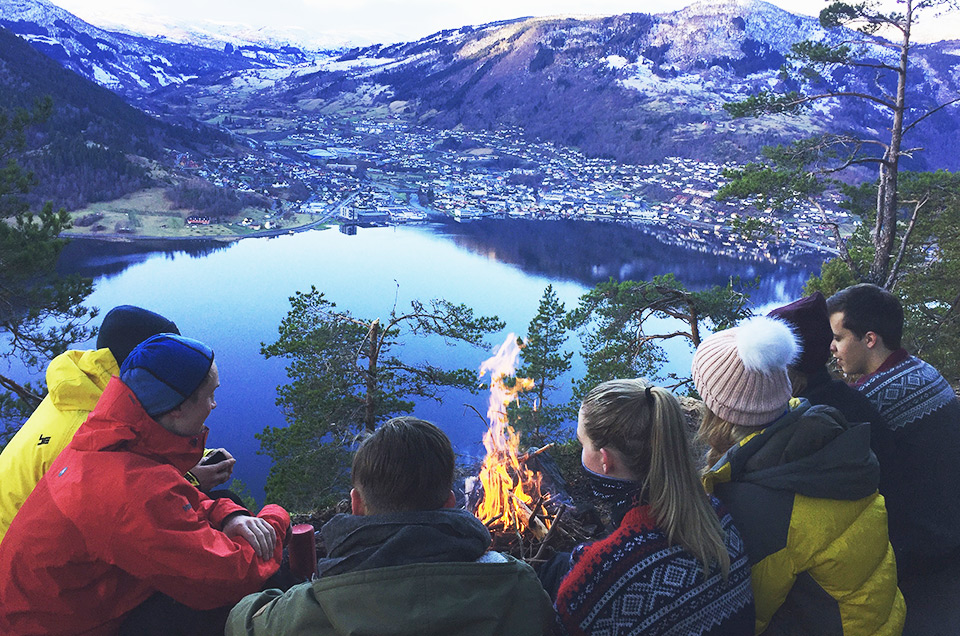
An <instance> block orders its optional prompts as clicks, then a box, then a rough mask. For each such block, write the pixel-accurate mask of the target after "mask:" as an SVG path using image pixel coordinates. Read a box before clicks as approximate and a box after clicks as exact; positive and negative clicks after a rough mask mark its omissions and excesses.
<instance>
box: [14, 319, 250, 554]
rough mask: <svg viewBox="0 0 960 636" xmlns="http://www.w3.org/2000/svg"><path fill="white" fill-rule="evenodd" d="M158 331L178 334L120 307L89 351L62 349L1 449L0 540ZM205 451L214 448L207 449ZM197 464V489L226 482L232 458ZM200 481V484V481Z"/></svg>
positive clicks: (167, 324)
mask: <svg viewBox="0 0 960 636" xmlns="http://www.w3.org/2000/svg"><path fill="white" fill-rule="evenodd" d="M158 333H175V334H179V333H180V331H179V329H177V325H176V324H175V323H174V322H173V321H171V320H169V319H167V318H165V317H163V316H161V315H160V314H157V313H154V312H152V311H148V310H146V309H142V308H140V307H134V306H132V305H121V306H119V307H115V308H113V309H111V310H110V312H109V313H107V315H106V316H105V317H104V319H103V323H102V325H101V326H100V330H99V333H98V335H97V348H96V350H92V351H74V350H71V351H66V352H64V353H62V354H60V355H59V356H57V357H56V358H54V359H53V360H52V361H51V362H50V364H49V365H48V366H47V373H46V380H47V395H46V396H45V397H44V398H43V401H42V402H41V403H40V406H38V407H37V409H36V410H35V411H34V412H33V414H32V415H31V416H30V418H29V419H28V420H27V421H26V422H25V423H24V425H23V426H22V427H21V428H20V430H19V431H18V432H17V434H16V435H14V436H13V439H11V440H10V442H9V443H8V444H7V446H6V447H5V448H4V449H3V452H2V453H0V541H2V540H3V537H4V536H5V535H6V533H7V528H9V527H10V523H11V522H12V521H13V518H14V516H16V514H17V511H18V510H19V509H20V507H21V506H22V505H23V502H24V501H26V499H27V497H28V496H29V495H30V493H31V492H33V489H34V488H35V487H36V485H37V482H39V481H40V478H41V477H43V474H44V473H45V472H47V469H48V468H49V467H50V465H51V464H52V463H53V461H54V460H55V459H56V458H57V456H58V455H59V454H60V452H61V451H62V450H63V449H64V448H66V446H67V444H69V443H70V440H72V439H73V435H74V433H76V432H77V429H78V428H80V425H81V424H83V422H84V421H85V420H86V419H87V415H89V414H90V411H92V410H93V407H94V406H96V404H97V400H99V399H100V395H101V394H102V393H103V390H104V388H106V386H107V382H108V381H109V380H110V377H111V376H113V375H118V374H119V373H120V365H121V364H123V361H124V360H125V359H126V357H127V355H128V354H129V353H130V352H131V351H132V350H133V349H134V347H136V346H137V345H138V344H140V343H141V342H143V341H144V340H146V339H147V338H149V337H150V336H153V335H156V334H158ZM208 452H213V451H212V450H211V451H208ZM223 452H224V453H225V455H226V457H227V459H226V460H224V461H222V462H219V463H218V464H216V465H203V461H201V463H200V464H198V465H197V467H195V468H194V469H193V470H191V473H196V474H197V475H199V476H200V477H201V479H198V478H197V476H196V475H191V474H190V473H188V479H190V477H194V479H192V480H191V483H193V484H194V486H197V487H198V488H201V489H204V487H207V488H212V487H213V486H216V485H218V484H220V483H223V482H224V481H226V480H227V479H228V478H229V476H230V471H231V470H232V468H233V464H234V463H235V461H236V460H234V459H233V458H232V457H230V456H229V454H227V453H226V451H223ZM201 482H202V483H201Z"/></svg>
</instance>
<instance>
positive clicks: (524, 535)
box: [467, 334, 570, 560]
mask: <svg viewBox="0 0 960 636" xmlns="http://www.w3.org/2000/svg"><path fill="white" fill-rule="evenodd" d="M519 355H520V346H519V345H518V344H517V337H516V336H515V335H513V334H510V335H509V336H508V337H507V339H506V341H505V342H504V343H503V344H502V345H500V347H499V349H498V350H497V352H496V353H495V354H494V356H493V357H492V358H490V359H489V360H487V361H485V362H484V363H483V364H482V365H481V366H480V376H481V377H484V376H486V375H487V374H488V373H489V374H490V402H489V406H488V408H487V419H488V427H487V432H486V433H485V434H484V436H483V445H484V448H485V449H486V456H485V457H484V460H483V463H482V465H481V466H480V471H479V475H478V476H477V477H471V478H468V480H467V482H468V483H467V492H468V500H472V501H474V502H475V503H474V504H473V505H471V504H469V503H468V506H469V507H470V510H472V511H473V512H474V514H476V516H477V518H479V519H480V521H482V522H483V523H484V525H486V526H487V528H489V529H490V534H491V535H492V536H493V538H494V545H495V547H496V548H497V549H507V550H509V551H510V552H512V553H513V554H514V555H515V556H517V557H519V558H526V559H527V560H534V559H538V558H539V557H540V555H541V554H542V553H543V549H544V547H545V546H546V545H547V543H548V542H550V541H551V539H552V538H553V537H554V535H555V534H556V533H557V529H558V527H559V522H560V519H561V517H562V516H563V514H564V511H565V509H566V506H564V505H562V504H559V503H557V502H555V498H554V497H552V496H551V495H550V493H547V492H544V491H542V490H541V486H542V485H543V477H542V475H541V474H540V473H539V472H537V471H535V470H533V469H532V468H531V467H530V466H529V465H528V463H534V462H531V460H532V459H533V458H535V457H537V456H538V455H539V454H540V453H543V452H544V451H546V450H547V449H549V448H550V447H551V446H553V444H548V445H547V446H544V447H543V448H539V449H534V450H530V451H527V452H521V450H520V435H519V434H518V433H517V432H516V431H515V430H514V429H513V427H512V426H510V423H509V421H508V418H507V407H508V406H509V405H510V403H511V402H514V401H516V400H517V394H518V393H520V392H521V391H524V390H527V389H530V388H532V387H533V380H531V379H528V378H515V377H514V371H515V369H516V365H517V359H518V357H519ZM561 534H564V535H569V534H570V533H569V532H567V531H563V530H561Z"/></svg>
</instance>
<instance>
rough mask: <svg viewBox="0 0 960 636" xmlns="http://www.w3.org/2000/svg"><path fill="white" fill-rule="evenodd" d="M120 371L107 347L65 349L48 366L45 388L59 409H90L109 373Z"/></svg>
mask: <svg viewBox="0 0 960 636" xmlns="http://www.w3.org/2000/svg"><path fill="white" fill-rule="evenodd" d="M119 373H120V367H119V366H117V361H116V359H115V358H114V357H113V354H112V353H110V350H109V349H97V350H95V351H74V350H71V351H65V352H63V353H61V354H60V355H58V356H57V357H56V358H54V359H53V360H51V361H50V364H49V366H47V392H48V393H49V394H50V401H51V402H53V405H54V406H55V407H56V408H57V410H59V411H92V410H93V407H94V406H95V405H96V404H97V400H98V399H99V398H100V394H101V393H103V390H104V388H106V386H107V383H108V382H109V381H110V377H111V376H114V375H117V374H119Z"/></svg>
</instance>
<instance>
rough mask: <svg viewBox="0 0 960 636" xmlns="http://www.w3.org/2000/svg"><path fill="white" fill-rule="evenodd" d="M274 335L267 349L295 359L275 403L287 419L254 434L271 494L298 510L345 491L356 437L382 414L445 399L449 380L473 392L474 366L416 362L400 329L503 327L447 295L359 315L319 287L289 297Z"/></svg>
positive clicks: (457, 334) (456, 331)
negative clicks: (265, 460)
mask: <svg viewBox="0 0 960 636" xmlns="http://www.w3.org/2000/svg"><path fill="white" fill-rule="evenodd" d="M290 304H291V307H290V311H289V312H288V313H287V316H286V317H285V318H284V319H283V321H282V322H281V323H280V327H279V337H278V339H277V341H276V342H274V343H272V344H270V345H266V344H262V345H261V352H262V353H263V355H264V356H266V357H267V358H272V357H281V358H285V359H287V360H289V362H290V364H289V366H288V367H287V377H288V378H289V379H290V382H289V383H288V384H286V385H284V386H281V387H279V388H278V391H277V392H278V397H277V404H278V405H280V406H281V407H282V408H283V411H284V413H285V414H286V417H287V421H288V426H286V427H267V428H266V429H265V430H264V431H263V432H262V433H259V434H257V439H259V440H260V444H261V448H262V452H264V453H266V454H267V455H269V456H270V457H271V458H272V459H273V466H272V467H271V469H270V474H269V476H268V477H267V485H266V490H267V498H268V499H270V500H273V501H277V502H280V503H282V504H283V505H287V506H291V507H294V508H299V509H309V508H311V507H315V506H319V505H323V504H329V503H331V501H334V500H336V499H337V498H338V497H339V496H341V495H342V494H343V493H345V492H346V490H347V489H348V484H349V479H348V477H349V475H348V472H349V455H350V452H351V450H352V449H353V447H354V446H355V445H356V442H357V440H358V439H360V438H361V437H362V436H364V435H366V434H368V433H370V432H372V431H373V430H375V429H376V427H377V425H378V424H380V423H382V422H383V421H385V420H387V419H389V418H391V417H395V416H397V415H403V414H407V413H410V412H411V411H412V410H413V406H414V402H413V398H422V399H423V398H425V399H433V400H438V401H439V400H440V398H441V396H442V394H443V391H444V389H446V388H448V387H456V388H460V389H466V390H470V391H475V390H476V389H477V376H476V371H475V370H473V369H452V370H448V369H442V368H440V367H437V366H435V365H433V364H431V363H430V362H429V361H410V360H408V359H407V358H406V357H405V356H404V355H403V350H402V345H401V344H400V341H399V339H400V337H401V336H405V337H409V336H418V337H425V336H433V337H439V338H440V339H442V340H443V341H444V342H445V343H447V344H451V345H452V344H456V343H466V344H469V345H473V346H482V345H484V341H483V338H484V336H485V335H486V334H488V333H491V332H493V331H497V330H500V329H502V328H503V323H502V322H500V320H499V319H498V318H496V317H495V316H493V317H488V316H474V314H473V310H471V309H470V308H468V307H466V306H465V305H456V304H453V303H451V302H449V301H446V300H432V301H430V302H429V303H423V302H420V301H416V300H415V301H413V302H411V303H410V307H409V309H408V310H407V311H404V312H400V311H398V309H397V307H396V306H395V307H394V308H393V309H392V310H391V312H390V314H389V316H388V317H387V319H386V320H384V321H382V322H381V321H380V320H379V319H365V318H358V317H355V316H353V315H351V314H350V312H348V311H344V310H342V309H339V308H337V306H336V304H335V303H333V302H331V301H330V300H328V299H327V298H325V297H324V295H323V293H321V292H320V291H318V290H317V289H316V287H311V289H310V291H309V292H297V293H296V295H294V296H293V297H291V298H290Z"/></svg>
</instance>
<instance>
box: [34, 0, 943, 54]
mask: <svg viewBox="0 0 960 636" xmlns="http://www.w3.org/2000/svg"><path fill="white" fill-rule="evenodd" d="M52 1H53V2H54V4H57V5H58V6H61V7H63V8H64V9H67V10H68V11H70V12H71V13H74V14H75V15H77V16H79V17H80V18H82V19H84V20H86V21H88V22H91V23H92V24H96V25H98V26H106V27H108V28H109V27H112V26H118V25H119V26H126V27H128V28H130V29H132V30H138V29H139V30H140V31H141V32H143V31H149V30H150V26H151V25H157V24H163V23H164V22H176V23H179V24H182V23H184V22H194V21H196V22H204V21H206V22H213V23H221V24H224V23H230V24H240V25H246V26H248V27H252V28H254V29H259V28H267V29H271V30H273V29H277V30H288V29H297V30H300V31H301V32H304V33H312V34H314V36H315V37H316V38H317V39H330V40H339V41H341V42H352V43H357V44H367V43H371V42H399V41H409V40H415V39H418V38H421V37H423V36H425V35H429V34H430V33H434V32H436V31H439V30H440V29H449V28H455V27H459V26H463V25H466V24H482V23H485V22H491V21H494V20H503V19H508V18H516V17H521V16H545V15H558V14H574V15H613V14H620V13H630V12H643V13H665V12H669V11H674V10H676V9H679V8H682V7H683V6H686V5H688V4H691V3H690V2H689V1H688V0H656V1H651V0H632V1H630V0H589V1H586V0H480V1H478V0H339V1H331V0H270V1H269V2H262V0H199V1H197V0H52ZM884 1H885V3H886V4H888V5H890V6H893V5H894V4H895V0H884ZM774 4H776V5H779V6H781V7H783V8H785V9H787V10H788V11H791V12H793V13H798V14H805V15H815V14H816V13H818V12H819V10H820V9H821V8H823V7H824V6H826V2H818V1H817V0H775V1H774ZM958 33H960V12H954V13H953V14H951V15H949V16H947V17H945V18H934V17H933V16H932V15H931V16H929V17H927V18H926V20H925V21H922V22H921V23H920V24H918V26H917V35H918V39H920V40H936V39H945V38H948V37H957V34H958ZM145 34H146V35H153V33H145Z"/></svg>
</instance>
